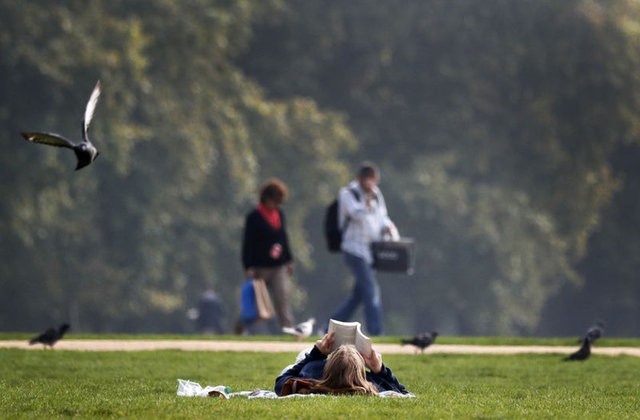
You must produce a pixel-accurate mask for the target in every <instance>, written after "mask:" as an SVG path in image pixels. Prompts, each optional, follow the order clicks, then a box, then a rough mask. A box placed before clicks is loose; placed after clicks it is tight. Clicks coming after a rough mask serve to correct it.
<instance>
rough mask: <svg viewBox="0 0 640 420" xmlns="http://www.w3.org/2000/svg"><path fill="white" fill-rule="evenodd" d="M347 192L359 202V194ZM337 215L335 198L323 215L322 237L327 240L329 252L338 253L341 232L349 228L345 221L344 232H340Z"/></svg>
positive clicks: (354, 191)
mask: <svg viewBox="0 0 640 420" xmlns="http://www.w3.org/2000/svg"><path fill="white" fill-rule="evenodd" d="M349 191H351V194H353V196H354V197H355V199H356V200H357V201H360V194H359V193H358V191H357V190H355V189H353V188H349ZM338 213H339V212H338V199H337V198H336V199H335V200H333V201H332V202H331V204H329V205H328V206H327V209H326V210H325V215H324V235H325V238H326V240H327V249H329V252H340V250H341V245H342V234H343V231H346V230H347V227H348V226H349V219H347V220H346V222H345V225H344V230H340V223H339V220H338Z"/></svg>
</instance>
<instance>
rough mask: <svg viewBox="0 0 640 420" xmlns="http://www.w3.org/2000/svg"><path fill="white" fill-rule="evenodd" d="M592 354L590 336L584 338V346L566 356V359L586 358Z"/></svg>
mask: <svg viewBox="0 0 640 420" xmlns="http://www.w3.org/2000/svg"><path fill="white" fill-rule="evenodd" d="M589 356H591V340H590V339H589V338H588V337H585V338H583V339H582V346H580V348H579V349H578V351H576V352H575V353H571V354H570V355H569V356H567V357H565V358H564V359H563V360H564V361H571V360H586V359H588V358H589Z"/></svg>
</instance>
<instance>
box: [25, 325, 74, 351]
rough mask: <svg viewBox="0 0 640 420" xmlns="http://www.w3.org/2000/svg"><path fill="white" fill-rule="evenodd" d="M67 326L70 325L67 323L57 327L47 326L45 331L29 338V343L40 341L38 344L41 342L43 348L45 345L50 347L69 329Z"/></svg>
mask: <svg viewBox="0 0 640 420" xmlns="http://www.w3.org/2000/svg"><path fill="white" fill-rule="evenodd" d="M69 328H71V327H70V325H69V324H67V323H64V324H62V325H60V327H58V329H55V328H47V330H46V331H45V332H43V333H42V334H40V335H39V336H37V337H34V338H32V339H31V340H29V345H34V344H37V343H40V344H43V345H44V347H45V348H46V347H47V346H49V347H50V348H53V345H54V344H56V343H57V342H58V340H60V339H61V338H62V336H63V335H64V334H65V333H66V332H67V331H68V330H69Z"/></svg>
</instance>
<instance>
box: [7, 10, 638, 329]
mask: <svg viewBox="0 0 640 420" xmlns="http://www.w3.org/2000/svg"><path fill="white" fill-rule="evenodd" d="M639 18H640V10H638V8H637V6H636V5H635V3H634V2H631V1H623V0H612V1H609V2H596V1H586V0H572V1H566V2H552V1H541V2H530V1H524V2H523V1H508V0H501V1H494V2H488V3H487V2H482V3H478V2H476V1H472V0H464V1H458V2H453V3H452V2H448V1H444V0H432V1H428V2H425V1H419V0H407V1H404V2H402V3H401V4H398V3H397V2H393V1H390V0H389V1H386V0H385V1H377V2H370V1H364V0H355V1H350V2H343V1H337V0H329V1H327V0H325V1H299V0H287V1H276V0H270V1H260V2H258V1H250V0H239V1H233V2H229V1H223V0H219V1H214V2H211V1H204V0H194V1H190V2H187V3H184V2H177V1H171V0H163V1H157V2H135V3H133V4H130V3H126V2H102V1H94V2H90V3H88V4H81V3H79V2H67V3H65V4H63V5H55V6H50V5H48V6H47V7H46V8H45V7H43V6H42V4H41V3H40V2H37V1H33V2H32V1H27V2H21V3H19V4H15V2H9V1H0V21H1V22H2V24H3V28H4V29H3V35H2V36H0V49H1V50H2V51H3V54H2V55H1V56H0V86H1V90H2V92H3V95H2V96H1V97H0V125H1V126H2V127H3V130H2V132H1V133H2V134H0V142H1V144H2V145H3V146H4V150H5V151H9V150H10V151H11V153H4V154H2V155H1V156H0V161H1V164H0V168H2V175H3V176H2V181H1V182H0V190H1V191H2V196H3V197H4V199H3V200H2V202H0V215H1V217H2V219H3V220H4V221H5V222H4V223H3V224H2V225H0V232H1V237H2V238H3V241H2V244H0V256H1V258H2V261H3V262H4V264H3V266H2V268H1V269H0V270H1V271H0V296H1V297H0V303H1V304H2V307H3V310H2V311H0V328H1V329H5V330H6V329H36V328H39V327H38V326H39V325H41V324H42V323H44V322H45V321H48V320H58V319H61V318H70V319H71V321H72V323H74V324H75V325H78V328H80V329H81V330H87V331H89V330H90V331H133V332H135V331H187V330H189V327H188V321H187V320H186V318H185V316H184V314H185V312H186V310H187V308H188V307H189V306H191V305H193V304H194V303H195V301H196V300H197V296H198V295H199V293H200V292H202V291H203V290H205V289H207V288H214V289H216V290H217V291H218V292H219V293H220V294H221V295H222V296H223V297H224V299H225V300H226V301H227V302H228V305H227V313H228V315H229V318H231V317H232V316H233V314H234V311H235V307H236V302H237V296H236V288H237V286H238V285H239V284H240V282H241V280H242V279H241V275H242V274H241V270H240V262H239V242H240V235H241V229H242V221H243V217H244V214H245V213H246V212H247V211H248V210H249V209H250V207H251V206H252V205H253V204H254V203H255V200H256V190H257V188H258V186H259V184H260V183H261V182H262V180H264V179H265V178H267V177H270V176H278V177H280V178H282V179H283V180H284V181H285V182H286V183H287V184H288V185H289V186H290V189H291V201H290V202H289V203H288V204H287V215H288V221H289V223H290V225H291V226H290V227H289V231H290V232H291V234H292V240H293V243H294V247H295V249H296V257H297V259H298V270H297V279H296V280H297V285H298V290H297V292H296V296H297V299H296V301H297V305H298V306H297V311H298V314H299V315H300V317H301V318H305V319H306V317H307V316H308V315H316V316H317V317H322V316H326V315H328V311H330V310H331V308H330V307H327V306H334V305H333V303H334V302H335V301H336V300H337V299H341V296H342V293H343V291H344V289H345V288H347V287H349V284H350V281H351V280H350V279H349V277H348V273H347V272H346V270H345V269H344V267H343V263H342V260H341V258H340V257H339V256H335V255H330V254H328V253H327V252H326V251H325V250H324V243H323V239H322V236H321V225H322V216H323V209H324V206H325V205H326V204H327V203H328V202H329V201H330V200H331V199H332V197H333V196H334V195H335V194H336V193H337V190H338V188H339V187H340V186H341V185H342V184H344V183H345V182H346V181H347V180H348V179H349V175H350V174H351V172H352V170H353V168H354V166H355V165H356V164H357V163H358V162H359V161H360V160H363V159H365V158H366V159H372V160H374V161H377V162H378V163H379V164H380V165H381V167H382V172H383V178H382V187H383V189H384V192H385V197H386V199H387V202H388V207H389V210H390V212H391V215H392V217H393V219H394V220H395V221H396V223H397V224H398V225H399V227H400V229H401V231H402V232H403V233H404V234H405V235H406V236H412V237H414V238H415V239H416V242H417V252H418V255H417V256H418V258H417V267H416V274H415V275H414V276H412V277H405V276H398V275H389V274H380V281H381V284H382V288H383V299H384V305H385V313H386V315H385V316H386V318H387V319H386V321H387V332H388V333H396V334H399V333H412V332H415V331H417V330H420V329H426V328H429V329H431V328H438V329H440V330H442V332H443V333H448V334H525V333H527V334H529V333H534V332H535V333H538V334H543V335H552V334H558V333H563V334H564V333H566V332H567V330H568V328H569V327H570V326H574V325H578V326H579V327H581V326H582V325H583V324H588V323H590V322H592V321H593V319H592V318H591V317H596V316H598V314H602V316H606V317H608V318H609V317H619V318H620V319H623V318H625V317H627V318H631V317H632V316H633V312H629V311H632V309H629V308H633V306H634V305H635V307H637V302H638V299H640V296H638V290H637V287H636V286H635V283H636V282H635V279H634V277H633V268H632V267H634V266H635V264H636V261H635V260H636V258H637V257H635V254H634V253H633V249H634V245H633V244H634V243H635V242H637V241H636V240H635V236H634V233H633V230H632V229H628V228H629V227H631V226H633V225H634V223H635V222H634V221H633V220H634V219H633V213H632V212H628V210H627V211H626V212H625V209H628V208H634V206H635V204H634V203H635V202H636V201H637V199H636V198H635V194H633V191H634V190H633V185H634V184H633V182H634V181H633V180H634V179H635V178H636V177H637V176H636V174H635V172H636V171H635V168H634V166H633V164H631V163H629V162H628V161H626V160H625V159H624V158H625V156H627V154H628V155H633V153H635V150H636V146H635V142H637V140H638V127H639V124H638V121H640V120H639V118H638V117H639V115H638V109H640V107H639V106H638V105H639V102H640V101H639V97H638V95H639V94H640V86H639V82H640V80H639V76H638V72H637V69H638V59H639V53H638V52H639V51H640V50H639V49H638V42H637V34H636V32H635V31H636V29H635V28H637V24H638V19H639ZM98 78H100V79H101V80H102V81H103V86H104V92H103V95H102V97H101V101H100V103H99V104H98V109H97V111H96V116H95V118H94V122H93V126H92V134H93V137H94V138H95V143H96V145H97V146H98V148H99V149H101V151H102V155H101V157H100V158H99V159H98V160H97V161H96V162H94V164H93V165H92V166H90V167H88V168H85V169H83V170H82V171H79V172H74V171H73V170H72V166H73V162H72V160H73V156H72V155H71V154H69V153H63V152H64V151H61V150H55V149H52V148H47V147H45V146H34V145H30V144H28V143H26V142H24V141H22V140H20V138H19V132H20V131H21V130H51V131H60V132H62V133H63V134H67V135H75V134H74V133H79V129H78V127H79V125H80V124H79V123H80V119H81V113H82V111H83V109H84V104H85V103H86V98H87V95H88V94H89V92H90V89H91V87H92V86H93V84H94V83H95V80H96V79H98ZM620 150H624V152H620ZM621 214H622V215H623V216H624V217H622V216H621ZM623 233H624V237H623ZM612 249H616V250H619V252H612ZM620 256H624V258H620ZM605 273H615V275H613V276H612V275H606V274H605ZM581 287H583V289H581V290H584V291H585V292H583V293H586V291H591V290H592V291H593V294H595V293H597V294H598V295H604V298H603V299H601V300H599V301H600V302H603V301H604V302H606V303H602V304H601V305H599V306H597V305H596V306H595V307H594V305H586V304H585V305H584V307H583V308H582V307H581V308H578V310H576V311H573V312H572V313H570V314H567V313H565V312H563V311H561V310H559V309H558V308H560V307H562V306H565V307H566V306H569V305H567V304H566V302H567V301H568V300H571V299H572V296H573V294H575V293H576V292H575V291H576V290H579V288H581ZM634 287H635V289H633V288H634ZM629 290H632V293H629ZM587 294H588V295H589V296H592V294H591V292H589V293H587ZM586 301H589V299H586ZM557 302H560V303H557ZM634 302H635V303H634ZM613 308H619V309H620V311H616V310H615V309H613ZM624 308H626V309H624ZM621 311H626V312H624V316H623V315H622V312H621ZM636 311H637V309H636ZM17 313H20V314H21V316H16V314H17ZM547 313H548V314H555V313H558V314H562V317H561V318H562V319H561V320H554V321H555V322H550V321H548V320H547V319H550V318H545V316H544V314H547ZM636 313H637V312H636ZM585 317H588V319H585ZM541 318H542V322H541ZM636 318H637V317H636ZM229 321H230V320H229ZM609 324H612V322H609ZM613 324H614V327H613V331H614V332H615V331H616V327H615V322H614V323H613ZM624 325H625V327H618V328H619V330H618V331H619V333H620V334H627V335H628V334H632V333H633V332H632V330H630V328H633V326H632V323H629V322H625V323H624Z"/></svg>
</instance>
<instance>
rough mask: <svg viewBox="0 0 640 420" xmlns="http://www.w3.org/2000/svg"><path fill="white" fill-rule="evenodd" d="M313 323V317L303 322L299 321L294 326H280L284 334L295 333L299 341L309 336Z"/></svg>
mask: <svg viewBox="0 0 640 420" xmlns="http://www.w3.org/2000/svg"><path fill="white" fill-rule="evenodd" d="M315 323H316V319H315V318H309V319H308V320H306V321H305V322H301V323H300V324H298V325H296V326H295V327H282V332H283V333H285V334H291V335H295V336H296V338H297V340H298V341H300V340H302V339H303V338H306V337H309V336H310V335H311V333H312V332H313V326H314V324H315Z"/></svg>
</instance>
